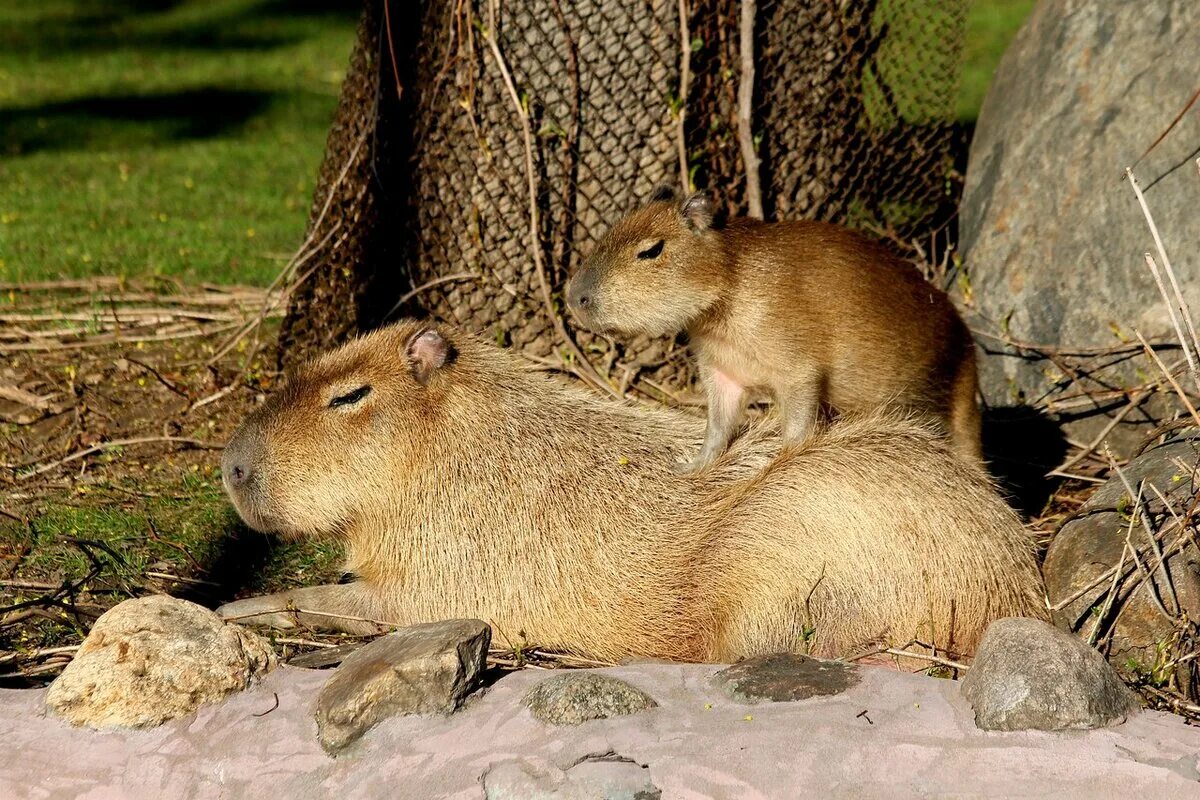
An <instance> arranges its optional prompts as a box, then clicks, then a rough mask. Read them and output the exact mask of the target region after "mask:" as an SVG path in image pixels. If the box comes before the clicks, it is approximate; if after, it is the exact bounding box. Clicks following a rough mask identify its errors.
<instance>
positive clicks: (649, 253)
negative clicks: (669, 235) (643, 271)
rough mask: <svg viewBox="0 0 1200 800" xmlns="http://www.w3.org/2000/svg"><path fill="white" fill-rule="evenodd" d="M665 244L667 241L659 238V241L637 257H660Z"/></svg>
mask: <svg viewBox="0 0 1200 800" xmlns="http://www.w3.org/2000/svg"><path fill="white" fill-rule="evenodd" d="M664 244H666V242H665V241H663V240H662V239H659V240H658V241H657V242H655V243H654V244H652V245H650V246H649V247H647V248H646V249H645V250H643V251H642V252H640V253H638V256H637V257H638V258H641V259H651V258H658V257H659V256H660V255H661V254H662V251H663V245H664Z"/></svg>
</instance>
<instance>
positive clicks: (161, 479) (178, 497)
mask: <svg viewBox="0 0 1200 800" xmlns="http://www.w3.org/2000/svg"><path fill="white" fill-rule="evenodd" d="M4 291H5V294H6V295H7V297H5V298H4V299H5V300H6V301H7V302H6V303H5V304H4V305H0V358H2V359H3V360H2V361H0V434H2V435H0V464H2V469H0V486H2V487H3V492H2V493H3V500H0V651H2V652H0V683H12V682H14V681H15V682H17V683H18V684H19V683H24V682H27V681H29V680H30V679H35V680H36V679H38V678H39V677H41V676H50V677H52V676H53V675H54V674H56V673H57V671H58V669H61V666H62V664H63V663H65V661H66V660H67V659H68V658H69V655H70V650H69V648H71V647H73V646H74V645H77V644H78V643H79V641H80V640H81V638H82V636H83V635H85V634H86V632H87V630H89V629H90V627H91V624H92V622H93V621H94V620H95V618H96V617H98V616H99V615H100V614H101V613H103V612H104V611H105V610H106V609H107V608H109V607H111V606H112V605H113V604H115V603H116V602H119V601H120V600H123V599H125V598H127V597H133V596H139V595H144V594H149V593H163V592H165V593H170V594H173V595H177V596H183V597H187V598H189V599H192V600H196V601H197V602H200V603H203V604H206V605H215V604H217V603H219V602H222V601H224V600H227V599H231V598H233V597H236V596H241V595H245V594H252V593H256V592H262V591H272V590H275V589H278V588H283V587H284V586H287V585H294V584H295V582H296V581H298V580H299V581H305V582H317V581H324V580H336V579H337V576H338V562H339V557H340V553H339V551H338V548H337V547H336V546H335V545H333V544H281V543H277V542H275V541H273V540H271V539H269V538H267V537H263V536H260V535H259V534H257V533H254V532H252V531H249V530H248V529H246V528H245V527H244V526H243V525H241V523H240V521H239V520H238V518H237V515H236V514H235V513H234V512H233V511H232V509H231V508H230V507H229V504H228V503H227V502H226V500H225V497H224V493H223V491H222V489H221V482H220V451H221V447H222V446H223V445H224V442H225V441H226V440H227V439H228V437H229V436H230V435H231V433H232V431H233V430H234V428H236V426H237V425H238V423H239V422H240V420H241V419H242V418H243V417H244V416H245V414H246V413H247V412H248V411H249V410H250V409H251V408H253V407H254V406H255V405H256V404H257V403H259V402H262V400H263V399H264V398H265V396H266V394H267V393H268V392H269V391H270V390H271V389H272V387H273V386H274V385H275V383H276V382H277V381H278V379H279V375H278V373H277V372H276V370H275V369H274V366H273V364H272V362H271V359H270V358H268V357H266V356H264V354H263V351H264V350H265V351H266V353H267V354H269V355H270V356H271V357H273V350H272V349H271V348H269V347H264V345H265V344H269V343H272V342H273V341H274V336H275V330H276V325H275V320H274V318H273V311H272V312H270V313H267V314H265V315H264V314H262V311H263V309H264V308H265V307H268V306H269V304H267V294H266V293H265V292H263V291H262V290H255V289H216V288H206V287H200V288H198V289H197V288H189V287H181V286H177V285H174V284H153V285H139V286H130V285H124V284H121V283H119V282H115V281H107V280H100V281H90V282H87V283H86V284H83V283H81V284H76V283H65V284H42V285H37V286H34V287H33V288H32V289H30V288H28V287H21V288H18V287H5V288H4ZM264 304H266V305H264ZM260 318H261V324H258V325H254V323H256V322H259V321H260ZM251 326H253V330H250V331H247V332H246V333H247V335H245V336H241V337H238V338H235V337H237V335H238V334H239V333H241V332H242V331H243V330H244V329H246V328H248V327H251ZM64 648H66V649H64ZM47 651H48V652H47Z"/></svg>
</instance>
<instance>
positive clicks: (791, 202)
mask: <svg viewBox="0 0 1200 800" xmlns="http://www.w3.org/2000/svg"><path fill="white" fill-rule="evenodd" d="M964 6H965V0H949V1H941V2H935V0H761V1H760V2H757V3H753V2H749V3H747V2H745V0H743V2H738V0H640V1H639V2H620V3H614V2H603V1H602V0H578V1H577V2H568V0H525V1H524V2H521V3H516V2H512V1H511V0H509V2H503V3H502V2H498V0H426V2H423V3H421V4H419V5H414V6H411V7H410V6H404V7H403V8H402V7H401V4H399V3H395V2H392V3H391V5H390V6H388V5H384V4H383V3H382V2H380V0H371V1H370V2H368V3H367V5H366V11H365V13H364V16H363V21H362V23H361V26H360V28H359V36H358V43H357V46H356V49H355V53H354V56H353V58H352V62H351V68H350V71H349V73H348V75H347V78H346V81H345V85H344V87H343V90H342V98H341V101H340V105H339V109H338V114H337V119H336V121H335V123H334V126H333V129H332V130H331V133H330V136H329V142H328V149H327V154H326V159H325V163H324V165H323V166H322V170H321V175H320V179H319V185H318V189H317V192H316V195H315V197H314V203H313V211H312V216H311V220H310V230H309V235H308V237H307V239H306V245H305V246H306V248H308V250H310V251H311V253H310V257H309V258H308V259H307V260H306V261H305V262H304V264H302V265H301V266H300V267H299V268H298V269H297V279H300V278H303V281H302V282H299V283H298V286H297V288H296V291H295V292H294V294H293V300H292V304H291V308H290V311H289V315H288V318H287V321H286V323H285V326H284V330H283V334H282V338H281V353H283V354H284V355H285V360H288V361H291V360H293V356H294V355H296V354H303V353H308V352H311V350H313V349H314V348H321V347H325V346H328V345H330V344H332V343H334V342H336V341H337V340H339V339H341V338H343V337H345V336H346V335H348V334H349V333H351V332H353V331H355V330H359V329H364V328H369V327H372V326H375V325H378V324H380V323H381V322H384V321H386V320H387V319H388V318H390V317H394V316H396V315H399V314H414V315H426V314H428V315H432V316H435V317H438V318H441V319H445V320H448V321H453V322H456V323H458V324H460V325H462V326H465V327H467V328H469V329H471V330H474V331H478V332H482V333H484V334H486V335H487V336H489V337H492V338H494V339H495V340H496V341H497V342H500V343H502V344H511V345H512V346H515V347H519V348H522V349H523V350H524V351H526V352H527V353H529V354H530V355H532V356H533V357H550V358H552V359H554V360H559V359H565V360H566V361H568V362H569V361H572V360H573V359H576V358H578V356H579V354H580V352H581V351H582V353H583V354H584V355H585V357H586V358H587V360H588V361H589V362H590V363H594V364H595V365H596V370H597V371H598V372H599V373H602V374H603V375H604V376H605V377H606V379H607V380H609V381H611V383H612V384H613V385H617V384H621V387H620V388H623V386H624V385H627V384H628V382H629V380H630V379H631V376H636V375H637V374H639V373H640V374H642V375H643V376H646V377H651V376H653V374H654V373H657V376H656V381H657V380H662V381H665V382H666V384H673V385H679V384H681V383H683V382H685V381H686V380H687V372H686V360H685V359H684V358H682V354H681V352H680V351H679V349H678V348H677V347H676V346H675V344H674V343H673V342H666V341H659V342H648V341H641V342H635V343H631V344H630V346H628V347H626V348H613V347H612V345H611V344H610V343H609V342H607V341H604V340H598V339H595V338H593V337H591V336H589V335H587V334H586V333H584V332H580V331H572V330H571V329H570V327H569V323H568V324H567V325H564V324H563V319H562V310H561V299H560V294H559V291H560V289H561V287H562V285H563V283H564V281H565V280H566V278H567V277H568V276H569V275H570V273H571V272H572V271H573V270H574V269H575V268H576V267H577V266H578V264H579V262H580V260H581V259H582V258H583V257H586V255H587V254H588V252H589V251H590V250H591V248H592V247H593V246H594V244H595V243H596V242H597V241H598V240H599V238H600V237H601V236H603V234H604V233H605V231H606V230H608V228H609V227H610V226H611V225H612V224H614V223H615V222H616V221H617V220H618V219H620V217H621V216H622V215H624V214H625V213H627V212H628V211H630V210H632V209H633V208H635V207H636V206H638V205H639V204H641V203H642V202H644V200H645V199H646V197H647V196H648V195H649V193H650V192H651V190H652V189H653V187H655V186H656V185H658V184H662V183H670V184H673V185H675V186H676V187H679V188H684V187H686V188H693V187H695V188H702V189H707V190H708V191H710V192H711V193H712V194H713V195H714V196H715V197H716V199H717V200H718V201H719V203H720V204H721V205H723V206H724V208H725V209H726V210H727V211H729V212H730V213H734V214H741V213H746V212H747V210H748V209H758V208H761V210H762V213H763V214H764V216H765V217H767V218H783V219H786V218H816V219H825V220H831V221H836V222H844V223H848V224H851V225H855V226H857V227H863V228H868V229H872V230H876V231H881V232H886V233H887V234H889V235H891V236H894V237H898V238H900V239H904V238H907V237H910V236H914V235H917V234H920V233H922V232H923V231H927V230H929V229H930V228H931V227H932V226H934V225H936V224H938V223H939V222H942V221H944V220H945V218H946V217H947V209H952V208H953V207H954V205H955V203H956V200H957V196H956V186H957V184H956V183H955V182H954V181H953V180H951V173H952V167H953V164H952V152H951V151H952V144H953V142H954V135H955V132H954V126H953V123H952V110H953V102H954V97H955V92H956V90H957V79H958V73H959V62H960V56H961V45H962V32H963V31H962V29H963V23H964V15H965V8H964ZM743 31H752V33H751V34H750V36H749V38H748V39H746V41H747V42H751V43H752V47H750V48H748V49H747V48H743V47H742V44H743ZM744 51H745V52H744ZM751 68H752V69H751ZM746 92H750V94H749V95H748V96H749V98H750V102H749V103H748V104H747V103H745V102H741V103H740V102H739V101H740V100H742V99H743V95H744V94H745V93H746ZM747 107H748V108H749V109H750V113H749V114H748V115H746V114H744V113H743V114H739V109H742V110H744V109H745V108H747ZM748 162H749V163H750V166H749V172H750V174H749V175H748V167H747V163H748ZM755 162H757V163H755ZM397 304H399V305H398V307H397ZM568 337H569V338H570V339H573V340H574V342H578V345H579V349H575V344H574V342H572V341H568ZM579 366H580V365H579V364H575V367H576V368H578V367H579ZM622 366H624V367H626V369H622ZM652 382H654V381H652ZM666 384H664V386H665V385H666Z"/></svg>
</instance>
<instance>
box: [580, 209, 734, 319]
mask: <svg viewBox="0 0 1200 800" xmlns="http://www.w3.org/2000/svg"><path fill="white" fill-rule="evenodd" d="M725 261H726V259H725V258H724V257H723V254H722V252H721V240H720V235H719V232H718V231H716V230H715V229H714V228H713V210H712V203H711V201H710V200H709V199H708V197H706V196H705V195H703V194H700V193H695V194H691V195H688V196H687V197H685V198H683V199H682V200H677V199H675V197H674V193H673V192H671V191H670V190H662V189H660V190H658V191H656V192H655V194H654V196H653V198H652V199H651V202H650V203H649V204H648V205H646V206H644V207H643V208H640V209H638V210H637V211H634V212H633V213H632V214H630V215H628V216H627V217H625V218H624V219H622V220H621V221H620V222H618V223H617V224H616V225H615V226H613V228H612V230H610V231H609V232H608V233H607V234H605V236H604V238H603V239H601V240H600V242H599V243H598V244H597V245H596V249H595V250H593V251H592V253H591V255H590V256H588V258H587V260H586V261H585V262H584V264H583V266H582V267H580V269H579V271H578V272H576V273H575V275H574V276H573V277H572V278H571V280H570V282H569V283H568V284H567V305H568V306H569V308H570V309H571V312H572V313H573V314H574V315H575V317H576V319H578V320H579V322H580V324H582V325H583V326H584V327H586V328H589V329H590V330H593V331H597V332H600V333H618V334H621V333H624V334H635V333H646V334H649V335H653V336H664V335H669V334H672V333H677V332H678V331H680V330H683V329H684V328H685V327H687V325H688V323H690V322H691V321H692V320H694V319H695V318H696V317H698V316H699V315H700V314H702V313H703V312H704V311H705V310H706V309H708V308H709V307H710V306H712V305H713V304H714V303H715V302H717V300H718V299H719V298H720V296H721V294H722V292H723V289H724V285H725V281H726V280H727V276H726V268H725Z"/></svg>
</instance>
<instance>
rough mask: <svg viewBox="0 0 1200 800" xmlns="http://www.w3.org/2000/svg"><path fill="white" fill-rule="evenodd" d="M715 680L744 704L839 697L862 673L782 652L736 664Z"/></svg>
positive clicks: (850, 665) (796, 654) (827, 662)
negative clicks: (828, 696) (825, 696)
mask: <svg viewBox="0 0 1200 800" xmlns="http://www.w3.org/2000/svg"><path fill="white" fill-rule="evenodd" d="M714 681H715V682H716V684H717V685H718V686H720V687H722V688H723V689H724V690H725V692H726V693H727V694H728V695H729V696H730V697H732V698H733V699H734V700H738V701H740V702H743V703H762V702H767V701H769V702H776V703H784V702H792V701H796V700H807V699H808V698H810V697H820V696H822V695H830V694H839V693H841V692H844V691H846V690H847V689H849V688H850V687H851V686H854V685H855V684H856V683H858V681H859V674H858V667H855V666H854V665H852V664H847V663H845V662H842V661H826V660H823V659H819V658H809V657H808V656H804V655H800V654H798V653H779V654H777V655H771V656H760V657H758V658H750V659H747V660H745V661H743V662H741V663H739V664H734V665H733V666H732V667H729V668H728V669H723V670H721V671H720V672H718V673H717V675H716V677H715V678H714Z"/></svg>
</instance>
